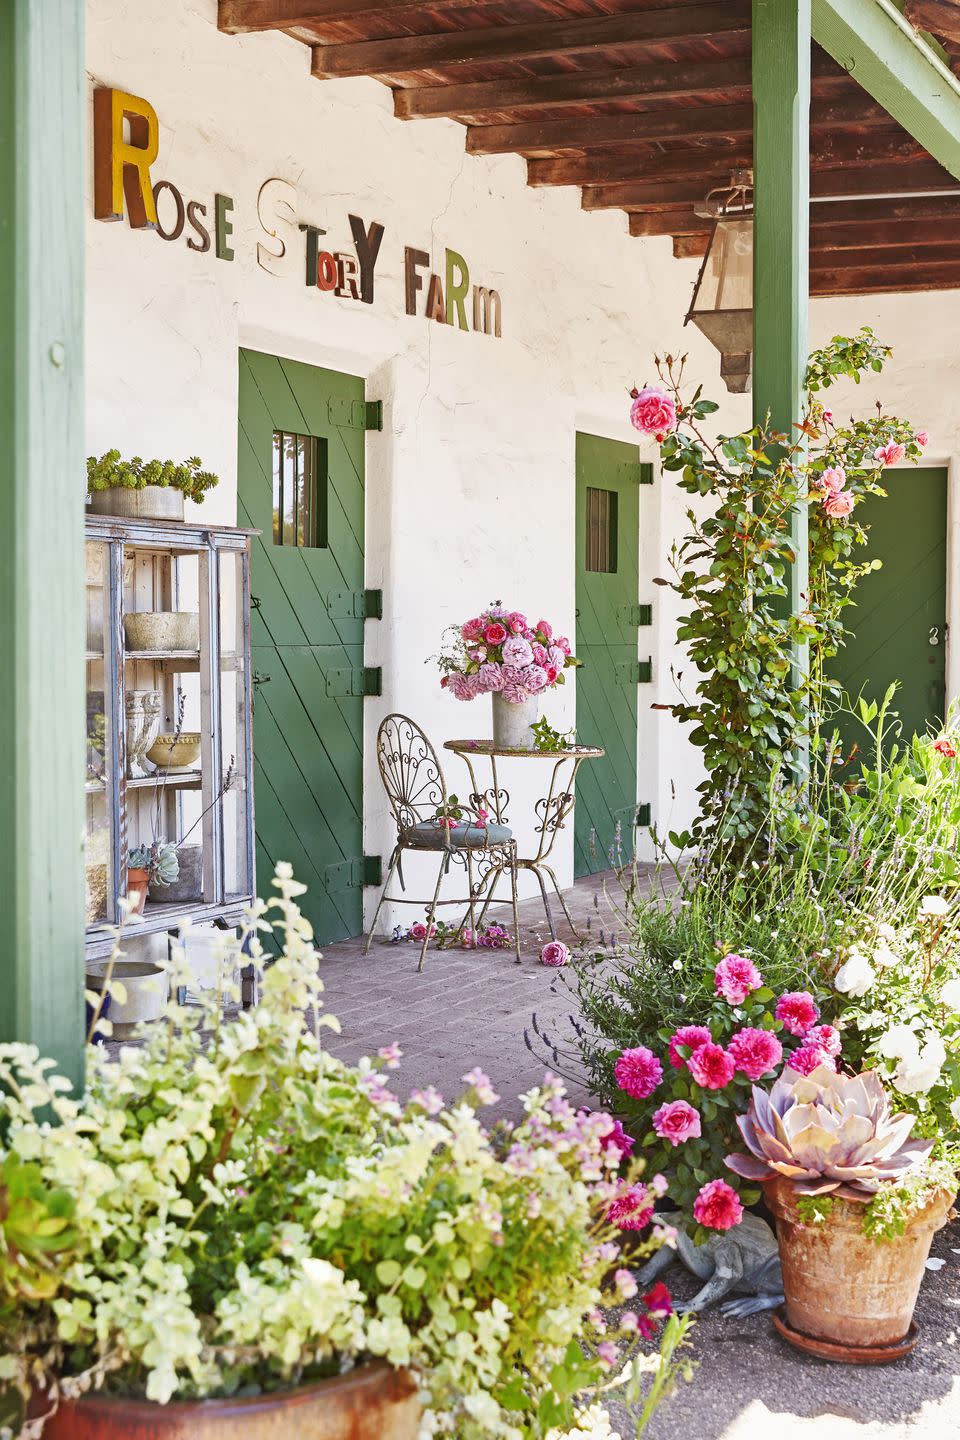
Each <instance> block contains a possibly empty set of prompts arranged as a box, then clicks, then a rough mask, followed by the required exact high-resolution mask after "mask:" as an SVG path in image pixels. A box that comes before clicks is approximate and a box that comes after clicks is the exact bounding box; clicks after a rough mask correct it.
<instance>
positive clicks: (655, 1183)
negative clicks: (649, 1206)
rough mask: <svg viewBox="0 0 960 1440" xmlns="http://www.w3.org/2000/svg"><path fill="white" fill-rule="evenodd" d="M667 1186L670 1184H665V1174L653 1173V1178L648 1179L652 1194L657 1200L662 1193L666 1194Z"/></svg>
mask: <svg viewBox="0 0 960 1440" xmlns="http://www.w3.org/2000/svg"><path fill="white" fill-rule="evenodd" d="M669 1188H670V1186H669V1185H668V1184H667V1177H666V1176H665V1175H654V1177H653V1179H652V1180H651V1181H650V1189H651V1190H652V1191H653V1193H654V1195H656V1197H657V1199H658V1200H659V1199H661V1198H662V1197H663V1196H664V1195H666V1193H667V1191H668V1190H669Z"/></svg>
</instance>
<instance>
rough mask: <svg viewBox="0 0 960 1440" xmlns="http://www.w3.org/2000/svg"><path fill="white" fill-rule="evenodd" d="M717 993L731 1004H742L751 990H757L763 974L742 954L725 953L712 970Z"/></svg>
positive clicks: (761, 982)
mask: <svg viewBox="0 0 960 1440" xmlns="http://www.w3.org/2000/svg"><path fill="white" fill-rule="evenodd" d="M713 978H714V983H715V985H716V990H717V994H718V995H722V996H723V998H724V1000H727V1001H729V1003H730V1004H731V1005H742V1004H743V1002H744V1000H746V998H747V996H748V995H749V994H750V991H751V990H759V989H760V986H761V985H762V984H763V976H762V975H761V974H760V971H759V970H758V969H757V967H756V965H754V963H753V961H752V960H747V959H746V957H745V956H743V955H725V956H724V958H723V959H722V960H721V961H720V964H719V965H718V966H717V967H716V969H715V970H714V972H713Z"/></svg>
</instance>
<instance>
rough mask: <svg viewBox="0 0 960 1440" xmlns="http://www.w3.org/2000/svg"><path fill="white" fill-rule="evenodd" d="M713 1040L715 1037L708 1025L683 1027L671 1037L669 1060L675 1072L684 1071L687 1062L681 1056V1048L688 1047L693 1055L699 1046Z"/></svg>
mask: <svg viewBox="0 0 960 1440" xmlns="http://www.w3.org/2000/svg"><path fill="white" fill-rule="evenodd" d="M712 1039H713V1036H712V1035H711V1034H710V1031H709V1030H708V1029H707V1027H706V1025H681V1026H680V1029H679V1030H676V1031H675V1032H674V1033H673V1035H671V1036H670V1044H669V1045H668V1046H667V1059H668V1060H669V1061H670V1064H671V1065H672V1066H673V1068H674V1070H682V1069H683V1068H684V1066H685V1065H686V1063H687V1062H686V1060H685V1059H684V1058H683V1056H682V1055H681V1054H680V1050H679V1046H681V1045H686V1046H687V1047H688V1048H689V1050H690V1051H691V1053H692V1052H693V1051H694V1050H696V1048H697V1046H698V1045H705V1044H706V1042H707V1041H708V1040H712Z"/></svg>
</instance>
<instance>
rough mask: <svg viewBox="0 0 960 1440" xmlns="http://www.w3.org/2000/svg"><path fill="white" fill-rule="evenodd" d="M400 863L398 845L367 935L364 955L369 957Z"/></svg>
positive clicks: (391, 857)
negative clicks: (378, 922) (378, 923)
mask: <svg viewBox="0 0 960 1440" xmlns="http://www.w3.org/2000/svg"><path fill="white" fill-rule="evenodd" d="M399 863H400V846H399V845H397V846H396V847H395V848H394V851H393V854H392V855H391V856H390V864H389V865H388V866H387V878H386V880H385V881H384V882H383V889H382V890H381V891H380V899H379V900H378V901H377V908H376V910H375V911H374V913H373V920H372V921H371V923H370V930H369V933H368V935H367V943H366V945H365V946H364V947H363V953H364V955H369V954H370V946H371V945H372V944H373V934H374V931H375V930H376V928H377V921H378V920H379V919H380V911H381V910H382V909H383V902H384V901H385V900H386V898H387V891H388V890H389V888H390V881H391V880H392V879H393V872H394V871H395V870H396V868H397V866H398V865H399Z"/></svg>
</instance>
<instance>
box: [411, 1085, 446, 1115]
mask: <svg viewBox="0 0 960 1440" xmlns="http://www.w3.org/2000/svg"><path fill="white" fill-rule="evenodd" d="M410 1104H411V1105H419V1106H420V1107H421V1108H422V1109H423V1110H426V1112H427V1114H428V1115H439V1114H440V1111H441V1110H442V1109H443V1096H442V1095H441V1094H440V1091H439V1090H436V1089H434V1087H433V1086H432V1085H428V1086H427V1088H426V1090H411V1091H410Z"/></svg>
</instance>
